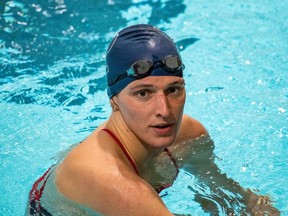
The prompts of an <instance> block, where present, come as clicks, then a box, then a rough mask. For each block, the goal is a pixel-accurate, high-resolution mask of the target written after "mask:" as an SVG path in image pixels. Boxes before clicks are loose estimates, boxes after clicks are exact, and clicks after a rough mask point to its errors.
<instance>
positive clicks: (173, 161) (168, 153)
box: [164, 148, 179, 174]
mask: <svg viewBox="0 0 288 216" xmlns="http://www.w3.org/2000/svg"><path fill="white" fill-rule="evenodd" d="M164 152H165V153H166V154H167V155H168V156H169V158H170V160H171V161H172V163H173V165H174V166H175V168H176V169H177V174H178V172H179V167H178V164H177V161H176V159H175V158H174V157H173V155H172V154H171V152H170V151H169V150H168V148H165V149H164Z"/></svg>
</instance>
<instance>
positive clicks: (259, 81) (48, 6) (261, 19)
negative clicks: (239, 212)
mask: <svg viewBox="0 0 288 216" xmlns="http://www.w3.org/2000/svg"><path fill="white" fill-rule="evenodd" d="M287 8H288V1H280V0H277V1H273V2H272V1H268V0H263V1H256V0H254V1H253V0H251V1H237V2H236V1H232V0H227V1H222V2H219V1H215V0H212V1H209V2H207V3H205V2H203V1H200V0H198V1H196V0H195V1H194V0H186V1H179V0H178V1H177V0H173V1H169V0H162V1H160V0H158V1H157V0H151V1H148V0H146V1H144V0H143V1H141V0H134V1H116V0H114V1H113V0H106V1H92V0H83V1H76V0H74V1H73V0H70V1H64V0H51V1H41V0H38V1H30V0H27V1H1V3H0V14H1V16H0V18H1V19H0V119H1V120H0V164H1V169H0V183H1V184H0V194H1V199H0V215H5V216H6V215H8V216H9V215H11V216H12V215H13V216H14V215H23V214H24V211H25V206H26V202H27V195H28V192H29V190H30V188H31V185H32V184H33V182H34V181H35V180H36V178H37V177H39V176H40V175H41V174H42V173H43V172H44V171H45V170H46V169H47V168H48V167H49V166H50V165H51V164H52V163H54V162H55V160H56V158H57V155H58V154H59V153H60V152H61V151H63V150H65V149H67V148H68V147H69V146H70V145H71V144H73V143H76V142H79V141H80V140H81V139H83V138H84V137H86V136H87V135H88V134H89V133H90V132H91V131H93V129H95V128H96V127H97V126H98V125H99V124H100V123H101V122H102V121H104V120H105V119H107V117H108V116H109V113H110V107H109V105H108V103H107V102H108V98H107V96H106V92H105V88H106V87H105V77H104V75H105V67H104V60H105V50H106V48H107V46H108V42H109V41H110V40H111V38H112V37H113V36H114V35H115V33H116V32H117V31H118V30H119V29H121V28H123V27H125V26H127V25H130V24H136V23H150V24H152V25H156V26H157V27H159V28H161V29H163V30H165V31H166V32H167V33H168V34H169V35H171V36H172V37H173V38H175V40H176V42H178V45H179V48H180V50H181V53H182V56H183V60H184V62H185V65H186V71H185V78H186V85H187V104H186V107H185V112H186V113H188V114H189V115H192V116H194V117H195V118H197V119H198V120H200V121H201V122H202V123H203V124H204V125H205V126H206V128H207V129H208V131H209V132H210V134H211V137H212V138H213V140H214V142H215V151H214V153H215V155H216V163H217V165H218V166H219V167H220V169H221V170H222V172H224V173H226V174H227V176H228V177H231V178H233V179H234V180H236V181H238V182H239V183H240V184H241V185H242V186H243V187H247V188H251V189H253V190H257V191H259V193H261V194H269V195H270V196H271V198H272V199H273V200H274V201H275V206H276V207H277V208H278V209H279V210H281V212H282V214H283V215H286V214H288V204H287V197H288V189H287V187H285V186H286V184H287V182H288V177H287V174H288V146H287V145H288V133H287V129H288V124H287V122H288V121H287V120H288V115H287V110H288V102H287V101H288V80H287V72H288V43H287V41H288V14H287V13H286V9H287ZM197 184H198V182H197V179H195V178H194V177H193V176H187V175H185V174H184V173H181V174H180V176H179V178H178V179H177V180H176V182H175V185H174V186H173V187H172V188H170V189H169V196H165V197H164V198H163V199H164V201H165V202H166V204H167V205H168V207H169V208H170V209H171V211H174V212H176V211H177V212H182V213H191V214H193V215H205V213H204V212H203V210H202V209H201V207H200V206H199V204H198V203H197V202H195V201H194V199H193V198H194V197H193V196H194V194H193V193H192V192H191V190H189V186H191V185H197ZM183 194H185V195H186V196H183Z"/></svg>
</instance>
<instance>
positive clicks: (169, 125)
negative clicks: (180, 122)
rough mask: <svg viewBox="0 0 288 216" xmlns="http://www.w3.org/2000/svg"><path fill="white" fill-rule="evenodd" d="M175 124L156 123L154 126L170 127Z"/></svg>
mask: <svg viewBox="0 0 288 216" xmlns="http://www.w3.org/2000/svg"><path fill="white" fill-rule="evenodd" d="M172 126H173V124H159V125H154V126H153V127H154V128H160V129H161V128H169V127H172Z"/></svg>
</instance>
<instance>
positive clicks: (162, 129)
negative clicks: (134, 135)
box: [152, 123, 174, 135]
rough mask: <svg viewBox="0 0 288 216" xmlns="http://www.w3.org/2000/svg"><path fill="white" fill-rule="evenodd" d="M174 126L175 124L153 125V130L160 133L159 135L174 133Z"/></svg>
mask: <svg viewBox="0 0 288 216" xmlns="http://www.w3.org/2000/svg"><path fill="white" fill-rule="evenodd" d="M173 126H174V124H173V123H170V124H169V123H166V124H157V125H153V126H152V128H154V130H155V131H156V132H157V133H158V134H162V135H164V134H167V133H170V132H171V131H172V128H173Z"/></svg>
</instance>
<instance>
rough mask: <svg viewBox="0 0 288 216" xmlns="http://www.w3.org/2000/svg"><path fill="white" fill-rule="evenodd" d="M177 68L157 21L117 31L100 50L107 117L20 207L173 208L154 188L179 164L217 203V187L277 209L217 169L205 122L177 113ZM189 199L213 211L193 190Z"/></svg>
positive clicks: (38, 210) (249, 207)
mask: <svg viewBox="0 0 288 216" xmlns="http://www.w3.org/2000/svg"><path fill="white" fill-rule="evenodd" d="M184 68H185V67H184V64H183V61H182V59H181V56H180V54H179V52H178V49H177V46H176V45H175V43H174V42H173V40H172V39H171V38H170V37H169V36H168V35H166V34H165V33H164V32H162V31H160V30H159V29H157V28H155V27H153V26H150V25H144V24H141V25H134V26H130V27H127V28H125V29H123V30H122V31H120V32H119V33H118V34H117V35H116V37H115V38H114V39H113V40H112V42H111V44H110V46H109V47H108V50H107V55H106V70H107V74H106V76H107V93H108V97H109V100H110V104H111V107H112V112H111V115H110V117H109V119H108V120H107V121H106V122H104V123H103V124H102V125H100V126H99V127H98V128H97V129H96V130H95V131H94V132H93V133H92V134H91V135H89V136H88V137H87V138H86V139H85V140H84V141H83V142H81V143H79V144H78V145H76V146H74V147H73V148H72V149H71V150H70V151H68V152H67V154H66V155H65V156H64V158H63V159H62V160H61V161H60V162H59V163H58V164H57V165H55V166H53V167H51V168H50V169H49V170H48V171H47V172H46V173H45V174H44V175H43V176H42V177H41V178H40V179H39V180H38V181H37V182H36V183H35V184H34V186H33V188H32V190H31V192H30V197H29V204H28V207H27V215H53V216H55V215H105V216H114V215H115V216H122V215H123V216H130V215H131V216H132V215H133V216H141V215H147V216H169V215H173V213H171V212H170V211H169V210H168V209H167V207H166V206H165V204H164V203H163V201H162V200H161V197H160V196H159V193H160V192H161V191H162V190H163V189H165V188H168V187H170V186H171V185H172V184H173V181H174V180H175V178H176V177H177V175H178V172H179V169H183V170H185V172H189V173H191V174H192V175H195V176H197V177H198V178H199V179H201V180H203V182H205V184H206V185H207V186H208V187H209V188H210V189H211V190H212V191H214V193H215V194H218V198H217V199H219V202H220V203H223V205H225V203H224V201H223V200H222V201H221V199H222V198H223V199H224V197H225V196H226V197H227V196H228V195H227V194H226V195H225V194H224V193H223V192H222V193H221V190H219V188H222V189H224V190H228V191H231V192H232V193H235V194H237V195H238V196H240V198H239V200H242V201H243V203H244V204H245V206H246V207H245V211H247V212H251V214H254V215H261V213H263V212H264V210H265V212H267V211H269V212H270V213H273V215H279V212H278V210H277V209H274V208H273V207H272V205H271V202H270V200H269V199H268V198H267V199H266V200H265V199H264V198H263V196H258V195H256V194H255V193H253V192H252V191H251V190H247V189H243V188H242V187H240V185H239V184H238V183H236V182H234V181H233V180H231V179H229V178H227V177H226V175H225V174H221V172H220V171H219V170H218V168H217V166H216V165H215V163H214V162H213V142H212V141H211V139H209V134H208V132H207V130H206V129H205V127H204V126H203V125H202V124H201V123H200V122H199V121H197V120H196V119H194V118H192V117H190V116H188V115H186V114H183V109H184V104H185V99H186V95H185V94H186V92H185V81H184V79H183V72H184ZM191 190H195V191H196V189H193V187H191ZM196 192H197V191H196ZM191 199H192V198H191ZM226 200H228V202H231V203H233V202H234V199H233V198H231V197H227V198H226ZM263 200H264V201H263ZM195 201H197V202H199V203H200V204H201V206H202V208H203V209H204V210H205V211H207V212H213V211H215V209H214V207H213V205H211V203H209V200H207V199H206V200H205V198H204V196H202V195H201V193H200V192H199V194H198V196H197V195H196V196H195ZM263 202H265V205H264V204H263ZM263 205H264V206H265V209H264V210H263V208H262V207H261V206H263ZM216 211H217V210H216ZM228 211H230V210H227V212H228ZM243 211H244V210H243ZM265 212H264V213H265ZM231 213H232V214H233V210H231ZM214 214H215V212H214ZM271 215H272V214H271Z"/></svg>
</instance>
